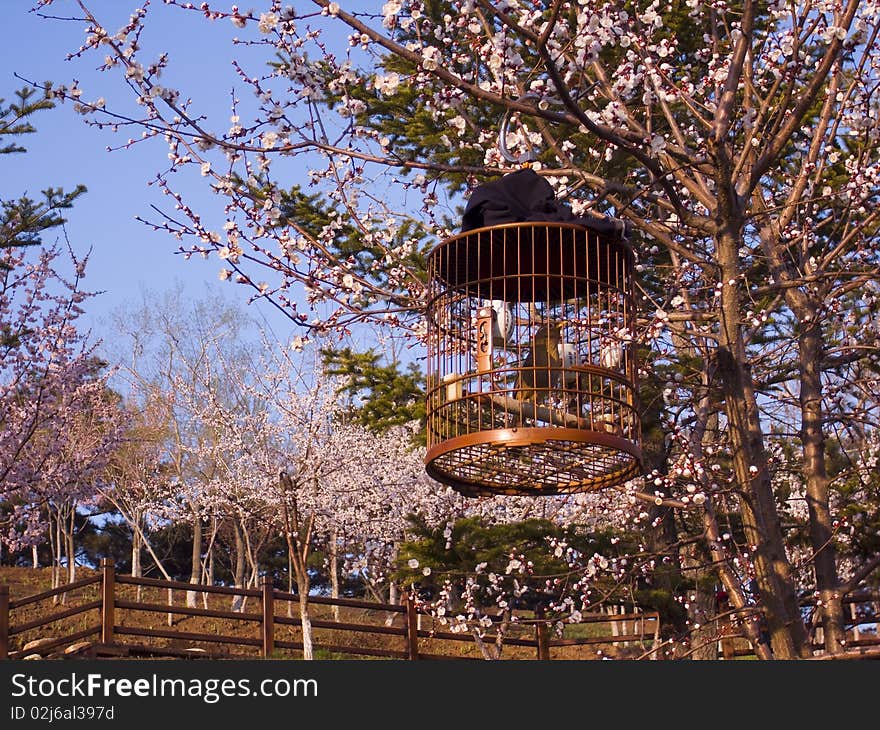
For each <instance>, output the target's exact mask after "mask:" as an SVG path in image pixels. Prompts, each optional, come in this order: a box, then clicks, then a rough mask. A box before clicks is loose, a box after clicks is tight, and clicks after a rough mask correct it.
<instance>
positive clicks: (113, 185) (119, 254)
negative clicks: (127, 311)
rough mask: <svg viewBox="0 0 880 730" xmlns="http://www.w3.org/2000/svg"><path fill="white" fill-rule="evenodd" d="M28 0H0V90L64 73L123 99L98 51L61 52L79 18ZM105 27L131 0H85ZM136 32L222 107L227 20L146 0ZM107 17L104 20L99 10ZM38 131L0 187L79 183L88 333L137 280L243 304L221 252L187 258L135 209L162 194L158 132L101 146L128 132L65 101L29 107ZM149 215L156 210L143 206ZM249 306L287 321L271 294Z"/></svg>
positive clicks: (284, 327)
mask: <svg viewBox="0 0 880 730" xmlns="http://www.w3.org/2000/svg"><path fill="white" fill-rule="evenodd" d="M33 4H34V0H3V5H4V11H5V12H4V20H3V24H2V26H0V96H2V97H4V98H5V99H7V100H8V99H10V98H12V95H13V93H14V91H15V90H16V89H18V88H20V87H21V86H22V82H20V81H19V80H18V79H16V78H15V74H18V75H19V76H22V77H24V78H27V79H30V80H34V81H45V80H52V81H53V82H55V83H70V82H71V80H73V79H79V80H80V83H81V86H82V87H83V88H84V98H89V99H95V98H97V97H98V96H101V95H103V96H104V97H105V98H106V99H107V101H108V106H109V105H110V104H112V103H114V102H120V101H121V102H122V103H123V104H124V105H127V106H128V107H131V106H132V102H131V101H130V97H131V94H130V92H128V90H127V89H125V88H124V86H123V85H122V80H121V75H120V74H117V73H113V74H100V73H98V72H97V71H95V66H96V65H97V64H98V63H99V62H100V59H99V58H98V57H97V56H95V55H93V54H89V55H87V56H86V57H85V58H84V59H79V60H73V61H66V60H65V57H66V55H67V54H68V53H70V52H72V51H75V50H76V49H77V48H78V47H79V45H80V43H81V41H82V39H83V37H84V36H83V29H82V24H81V23H74V22H68V21H62V20H46V19H41V18H39V17H37V16H36V15H35V14H34V13H31V12H29V11H30V8H31V7H32V6H33ZM89 5H90V6H91V7H93V9H95V10H96V12H99V14H100V17H101V19H102V20H103V21H104V23H105V25H106V26H107V28H108V30H109V31H111V32H114V31H115V30H116V29H117V28H118V27H120V26H121V25H122V24H123V23H124V22H125V21H126V19H127V18H128V16H129V14H130V12H131V10H132V9H133V8H135V7H137V5H138V3H137V2H135V0H92V1H91V2H90V3H89ZM47 12H51V13H52V14H54V15H58V16H70V15H74V14H76V12H77V9H76V7H75V4H74V3H73V2H72V1H71V0H56V2H55V3H54V4H53V5H52V6H50V7H49V8H48V10H47ZM151 15H154V16H155V17H152V18H151V19H150V21H149V22H148V24H147V28H148V31H147V34H146V35H145V36H144V45H145V47H146V48H148V49H150V48H154V49H156V50H157V51H158V50H167V51H169V52H170V55H171V63H172V67H171V69H170V70H169V73H168V75H167V77H166V78H168V79H170V80H169V81H168V84H169V85H176V86H177V88H181V89H182V90H184V91H185V92H186V93H187V94H189V95H194V94H195V95H197V96H196V102H197V103H198V104H199V105H200V108H201V109H203V110H205V111H207V112H208V113H209V114H211V115H212V116H214V117H215V118H217V119H218V120H220V121H223V122H224V123H225V120H226V119H228V117H229V111H228V104H229V98H230V90H231V88H232V86H233V84H235V76H234V73H233V72H232V69H231V65H230V60H231V59H232V58H233V57H236V56H240V55H241V52H240V49H234V48H232V47H231V46H230V45H229V44H228V43H225V42H224V41H225V40H227V39H228V38H229V37H231V35H232V33H233V30H234V29H232V27H231V25H230V26H229V27H226V26H222V27H221V26H217V25H215V24H211V25H208V24H206V23H204V22H203V21H201V19H200V18H199V17H198V16H197V15H196V14H190V13H182V12H180V11H179V10H173V9H168V8H166V7H164V6H163V5H162V4H161V2H159V3H154V5H153V6H152V9H151ZM105 18H106V20H105ZM33 122H34V124H35V126H36V127H37V133H36V134H34V135H29V137H28V138H26V139H25V140H23V143H24V145H25V146H26V147H27V148H28V152H27V153H26V154H24V155H12V156H6V159H4V160H3V161H2V163H3V174H2V176H0V198H14V197H18V196H20V195H21V194H23V193H28V194H31V195H32V196H36V195H38V193H39V191H40V190H42V189H44V188H46V187H49V186H55V187H64V188H65V189H72V188H73V187H75V186H76V185H77V184H79V183H82V184H84V185H86V186H87V188H88V192H87V193H86V194H85V195H84V196H83V197H82V198H80V200H79V201H78V203H77V205H76V206H75V208H74V209H73V210H71V211H70V212H69V215H68V224H67V234H68V237H69V239H70V241H71V243H72V245H73V247H74V250H75V251H76V252H77V253H78V254H83V253H85V252H86V251H87V250H88V249H89V248H91V249H92V253H91V258H90V262H89V267H88V270H87V277H86V280H85V282H84V284H85V287H86V288H87V289H89V290H91V291H102V292H104V293H102V294H101V295H100V296H99V297H97V298H96V299H93V300H91V301H90V303H89V305H88V310H87V317H86V321H87V322H88V324H89V325H90V326H91V327H92V328H93V330H94V332H95V333H96V335H98V336H100V337H102V338H106V337H108V336H109V335H110V330H109V329H108V326H107V321H108V317H109V314H110V313H111V312H112V311H114V310H115V309H117V308H119V307H120V306H122V305H125V304H136V303H137V302H138V301H140V299H141V296H142V292H143V291H150V290H153V291H160V292H161V291H165V290H167V289H169V288H171V287H173V286H175V285H176V284H177V283H179V284H180V285H182V286H183V287H184V291H185V292H186V294H187V295H189V296H191V297H198V296H199V295H200V293H201V292H203V291H204V288H205V286H210V287H212V288H214V289H220V290H221V291H225V292H227V293H228V297H229V298H230V299H234V300H236V301H239V302H241V303H242V304H244V303H245V302H246V300H247V295H248V292H247V291H245V289H244V288H238V287H235V286H234V285H229V284H227V285H225V286H223V285H221V283H220V282H219V281H218V280H217V271H218V268H219V267H218V263H217V262H216V261H212V262H203V261H200V260H195V259H193V260H190V261H184V260H183V258H182V257H181V256H179V255H176V254H175V253H174V251H175V246H176V244H175V241H174V240H173V239H172V238H171V237H169V236H167V235H166V234H162V233H156V232H153V231H152V230H150V229H149V228H148V227H147V226H145V225H144V224H143V223H140V222H138V221H136V220H135V216H137V215H141V216H144V217H151V215H150V214H151V210H150V205H151V204H158V205H162V206H164V205H166V203H167V201H166V200H165V199H163V197H162V196H161V195H160V194H159V193H158V191H156V190H155V189H154V188H152V187H149V186H148V185H147V183H148V182H149V181H150V180H151V179H152V177H153V176H154V175H155V174H156V172H158V171H159V170H160V169H161V168H162V166H163V164H164V163H165V162H166V159H165V155H166V153H167V148H165V147H164V145H163V144H162V143H160V142H158V141H151V142H149V143H146V144H143V145H137V146H135V147H134V148H133V149H129V150H121V151H116V152H108V151H107V147H108V145H115V144H119V143H120V142H122V141H124V139H125V138H127V137H128V136H130V135H131V133H130V132H125V133H123V134H120V135H118V136H117V137H114V135H113V134H112V133H110V132H108V131H99V130H97V129H93V128H90V127H88V126H87V125H86V124H85V123H84V121H83V118H82V117H80V116H79V115H78V114H76V113H75V112H74V111H73V109H72V108H71V106H70V105H69V104H65V105H60V106H59V107H58V108H56V109H55V110H52V111H48V112H43V113H41V114H39V115H37V116H35V117H34V119H33ZM189 194H190V195H191V196H192V199H194V200H197V201H200V202H205V203H207V202H208V201H209V197H210V196H209V195H208V194H207V192H206V186H204V185H194V186H193V188H192V189H191V191H189ZM152 217H155V216H152ZM247 311H248V312H249V313H250V314H251V315H253V316H255V317H259V318H261V319H262V318H263V317H265V318H266V320H267V321H268V322H269V323H270V324H271V326H272V327H273V329H274V331H275V333H276V335H277V336H278V337H280V338H285V337H287V336H288V335H289V334H292V333H293V328H292V327H291V326H290V325H289V324H288V321H287V320H286V319H285V318H284V317H282V316H281V315H279V314H278V313H276V312H275V311H274V309H273V308H271V307H270V306H268V305H265V304H264V305H262V306H258V305H251V306H250V307H249V308H248V310H247Z"/></svg>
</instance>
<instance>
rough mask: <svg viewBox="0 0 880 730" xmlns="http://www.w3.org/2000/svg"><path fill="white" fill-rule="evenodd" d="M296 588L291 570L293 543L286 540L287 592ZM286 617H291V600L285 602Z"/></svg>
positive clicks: (291, 591)
mask: <svg viewBox="0 0 880 730" xmlns="http://www.w3.org/2000/svg"><path fill="white" fill-rule="evenodd" d="M294 588H296V578H295V577H294V572H293V544H292V543H291V542H290V541H289V540H288V541H287V592H288V593H293V589H294ZM287 618H293V601H288V602H287Z"/></svg>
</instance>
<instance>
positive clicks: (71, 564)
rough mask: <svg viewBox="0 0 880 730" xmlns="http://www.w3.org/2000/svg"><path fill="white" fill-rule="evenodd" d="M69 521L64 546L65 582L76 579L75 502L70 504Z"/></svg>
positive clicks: (71, 581)
mask: <svg viewBox="0 0 880 730" xmlns="http://www.w3.org/2000/svg"><path fill="white" fill-rule="evenodd" d="M69 509H70V515H69V518H68V519H69V521H68V523H67V534H66V535H65V546H66V552H67V582H68V583H73V581H75V580H76V504H75V503H71V505H70V508H69Z"/></svg>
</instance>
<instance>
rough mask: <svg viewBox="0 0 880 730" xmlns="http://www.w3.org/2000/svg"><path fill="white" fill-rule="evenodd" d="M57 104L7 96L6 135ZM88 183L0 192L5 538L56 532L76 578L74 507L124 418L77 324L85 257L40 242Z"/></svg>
mask: <svg viewBox="0 0 880 730" xmlns="http://www.w3.org/2000/svg"><path fill="white" fill-rule="evenodd" d="M51 106H52V104H51V102H49V101H47V100H46V99H45V98H43V97H41V98H40V99H39V100H35V99H34V98H33V92H28V91H23V92H19V93H18V100H17V101H16V102H13V103H11V104H10V105H8V106H4V105H3V104H2V102H0V139H6V138H9V139H14V138H16V137H17V136H19V135H22V134H27V133H31V132H33V131H34V128H33V126H32V125H31V124H30V122H29V119H30V117H31V115H32V114H34V113H35V112H37V111H40V110H42V109H46V108H49V107H51ZM24 151H25V150H24V148H23V147H20V146H19V145H17V144H16V143H15V142H12V143H10V144H8V145H6V146H5V147H3V148H2V149H0V152H2V153H5V154H11V153H15V152H24ZM83 190H84V189H83V188H77V189H76V190H75V191H73V192H72V193H65V192H64V191H62V190H57V189H47V190H46V191H44V193H43V198H42V200H33V199H31V198H28V197H22V198H19V199H4V200H0V501H2V503H3V505H4V507H5V508H6V509H5V511H4V516H3V522H2V524H0V527H2V530H0V540H2V541H3V542H4V543H6V544H7V545H10V546H11V547H12V548H13V549H17V548H20V547H23V546H26V545H36V544H39V543H43V542H46V541H48V540H49V539H50V538H52V542H53V545H54V547H55V551H54V552H55V556H56V567H60V565H61V562H62V556H63V557H64V559H65V560H66V564H67V571H68V576H69V577H70V578H71V579H72V577H73V575H74V569H75V549H74V545H73V532H72V530H73V527H72V525H73V520H74V516H75V511H76V507H77V504H78V503H80V502H81V501H83V500H86V501H87V500H90V499H92V498H93V497H94V495H95V491H96V485H97V484H98V483H99V482H100V480H101V479H102V476H103V470H104V467H105V466H106V463H107V459H108V457H109V455H110V453H111V452H112V450H113V448H114V446H115V444H116V442H117V439H118V432H119V424H120V422H121V420H120V417H119V413H118V411H117V399H116V398H115V397H114V396H113V395H112V393H110V392H109V391H108V389H107V385H106V373H105V374H102V373H101V370H102V366H101V365H100V363H99V362H98V361H97V359H96V358H95V346H96V345H95V343H91V342H89V341H88V339H87V337H86V335H85V334H84V333H83V332H82V331H81V330H80V329H79V328H78V322H77V320H78V318H79V316H80V315H81V314H82V306H83V304H84V303H85V302H86V300H87V299H88V298H89V297H90V296H91V295H90V294H88V293H87V292H84V291H82V290H81V288H80V280H81V279H82V277H83V275H84V272H85V266H86V259H85V258H83V259H78V258H77V257H76V256H75V255H74V253H73V251H72V250H71V249H70V248H69V246H68V247H67V251H66V252H65V250H64V246H62V245H60V244H57V243H56V244H49V245H46V244H44V243H43V241H42V236H43V235H45V234H46V233H47V232H50V231H53V230H58V229H59V227H60V226H61V224H62V223H63V222H64V219H63V217H62V213H63V211H64V210H65V209H67V208H69V207H70V206H71V205H72V203H73V201H74V200H75V199H76V198H77V197H78V196H79V195H80V194H81V193H82V192H83ZM59 577H60V573H58V574H56V579H57V578H59Z"/></svg>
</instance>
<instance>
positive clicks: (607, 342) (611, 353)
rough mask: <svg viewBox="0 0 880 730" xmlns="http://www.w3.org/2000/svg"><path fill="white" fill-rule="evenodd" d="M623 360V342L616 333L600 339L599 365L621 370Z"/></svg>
mask: <svg viewBox="0 0 880 730" xmlns="http://www.w3.org/2000/svg"><path fill="white" fill-rule="evenodd" d="M622 362H623V342H621V340H620V338H619V336H618V335H617V334H616V333H615V334H614V335H611V336H610V337H602V338H601V339H600V340H599V365H601V366H602V367H603V368H607V369H608V370H619V369H620V364H621V363H622Z"/></svg>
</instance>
